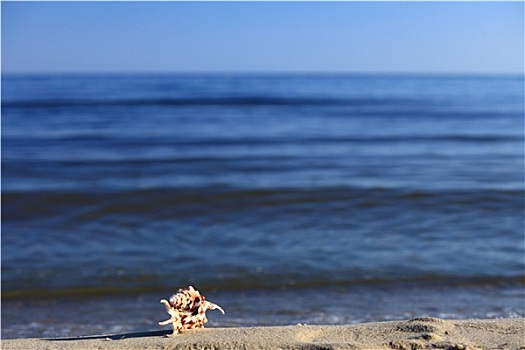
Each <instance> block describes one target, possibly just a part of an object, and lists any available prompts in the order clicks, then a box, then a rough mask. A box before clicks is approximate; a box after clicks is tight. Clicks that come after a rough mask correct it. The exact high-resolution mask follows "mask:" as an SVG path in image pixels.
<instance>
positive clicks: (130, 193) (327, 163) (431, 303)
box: [1, 74, 525, 338]
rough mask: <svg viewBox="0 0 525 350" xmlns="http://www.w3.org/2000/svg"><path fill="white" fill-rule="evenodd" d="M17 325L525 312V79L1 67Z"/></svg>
mask: <svg viewBox="0 0 525 350" xmlns="http://www.w3.org/2000/svg"><path fill="white" fill-rule="evenodd" d="M1 112H2V130H1V131H2V144H1V146H2V337H3V338H19V337H59V336H77V335H88V334H106V333H123V332H134V331H147V330H159V329H169V328H170V327H169V326H164V327H161V326H159V325H158V321H163V320H165V319H167V318H168V315H167V314H166V312H165V309H164V307H163V306H162V305H161V304H160V303H159V300H160V299H162V298H167V297H169V296H170V295H171V294H172V293H173V292H175V291H176V290H177V289H178V288H181V287H186V286H188V285H193V286H194V287H195V288H196V289H198V290H200V291H201V293H202V294H204V295H205V296H206V297H207V299H208V300H211V301H212V302H215V303H217V304H219V305H221V306H222V307H223V308H224V310H225V311H226V315H222V314H220V313H219V312H216V311H209V312H208V318H209V319H210V323H209V325H210V326H211V327H237V326H256V325H287V324H296V323H303V324H348V323H357V322H368V321H384V320H395V319H406V318H411V317H417V316H423V315H426V316H435V317H442V318H449V319H450V318H459V319H464V318H498V317H524V316H525V306H524V302H525V291H524V288H525V263H524V254H525V251H524V209H525V202H524V193H525V192H524V80H523V77H521V76H474V75H470V76H461V75H438V76H432V75H393V74H391V75H379V74H361V75H359V74H346V75H342V74H325V75H321V74H319V75H316V74H311V75H306V74H288V75H286V74H266V75H262V74H259V75H258V74H241V75H227V74H224V75H223V74H185V75H183V74H135V75H132V74H127V75H126V74H121V75H105V74H95V75H87V74H86V75H81V74H79V75H3V76H2V110H1Z"/></svg>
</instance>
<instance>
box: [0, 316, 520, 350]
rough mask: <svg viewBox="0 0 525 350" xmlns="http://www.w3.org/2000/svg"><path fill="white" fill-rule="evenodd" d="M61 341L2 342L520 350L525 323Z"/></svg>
mask: <svg viewBox="0 0 525 350" xmlns="http://www.w3.org/2000/svg"><path fill="white" fill-rule="evenodd" d="M169 333H171V332H170V331H169V330H160V331H151V332H143V333H128V334H115V335H99V336H87V337H76V338H57V339H8V340H2V344H1V345H2V349H4V350H10V349H16V350H19V349H49V350H53V349H83V350H84V349H85V350H89V349H116V350H119V349H127V350H135V349H141V350H143V349H447V350H452V349H455V350H459V349H463V350H473V349H520V350H525V319H524V318H509V319H490V320H442V319H438V318H430V317H422V318H416V319H413V320H407V321H391V322H374V323H363V324H356V325H342V326H309V325H295V326H283V327H250V328H206V329H197V330H190V331H186V332H184V333H182V334H179V335H177V336H174V337H167V335H168V334H169Z"/></svg>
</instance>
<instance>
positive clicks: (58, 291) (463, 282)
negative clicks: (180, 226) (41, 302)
mask: <svg viewBox="0 0 525 350" xmlns="http://www.w3.org/2000/svg"><path fill="white" fill-rule="evenodd" d="M155 277H158V276H154V277H153V276H152V279H154V278H155ZM283 281H284V283H283ZM128 282H129V281H128ZM197 285H198V286H199V288H202V289H205V290H213V291H232V290H236V291H243V290H256V289H258V290H260V289H263V290H264V289H275V288H279V289H283V288H284V289H298V290H300V289H311V288H323V287H343V286H346V287H377V288H390V287H396V286H397V287H400V286H417V287H418V288H435V287H443V286H445V287H447V288H498V287H499V288H501V287H509V286H515V287H525V275H519V276H455V275H450V276H447V275H421V276H412V277H405V278H399V277H397V278H384V277H377V278H359V279H348V280H330V279H315V278H314V279H309V280H299V281H293V283H290V277H289V276H273V277H272V278H265V279H264V280H257V279H254V278H250V276H240V277H238V278H235V279H217V280H208V281H198V284H197ZM172 289H173V282H172V281H170V283H166V284H163V283H156V284H155V283H143V282H142V283H141V282H140V281H139V283H135V284H134V285H130V284H129V283H121V284H116V283H112V284H111V285H98V286H82V287H80V286H79V287H64V288H55V289H52V288H33V289H31V288H27V289H14V290H5V289H3V290H2V299H3V300H7V299H17V298H56V297H81V296H86V297H87V296H91V297H95V296H116V295H138V294H146V293H156V292H159V293H161V292H166V290H172Z"/></svg>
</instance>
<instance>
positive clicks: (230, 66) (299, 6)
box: [1, 1, 524, 74]
mask: <svg viewBox="0 0 525 350" xmlns="http://www.w3.org/2000/svg"><path fill="white" fill-rule="evenodd" d="M1 10H2V70H3V72H6V73H13V72H31V73H34V72H304V71H307V72H431V73H456V72H463V73H521V74H523V65H524V54H523V50H524V27H523V22H524V4H523V3H522V2H315V3H313V2H256V3H253V2H5V1H2V2H1Z"/></svg>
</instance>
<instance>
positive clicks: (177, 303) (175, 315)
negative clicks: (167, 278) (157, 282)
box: [159, 286, 224, 335]
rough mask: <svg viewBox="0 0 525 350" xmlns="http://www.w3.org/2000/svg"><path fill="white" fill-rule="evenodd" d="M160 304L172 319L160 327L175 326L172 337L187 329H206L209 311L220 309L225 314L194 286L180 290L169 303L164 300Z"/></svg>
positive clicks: (160, 323) (161, 323) (221, 310)
mask: <svg viewBox="0 0 525 350" xmlns="http://www.w3.org/2000/svg"><path fill="white" fill-rule="evenodd" d="M160 302H161V303H162V304H164V305H165V306H166V311H167V312H168V313H169V314H170V315H171V317H170V318H169V319H168V320H166V321H162V322H159V325H161V326H165V325H167V324H170V323H171V324H172V325H173V334H172V335H176V334H178V333H181V332H182V331H183V330H185V329H192V328H204V324H205V323H206V322H208V319H207V318H206V310H208V309H210V310H215V309H218V310H219V311H220V312H222V313H223V314H224V310H223V309H222V308H221V307H220V306H219V305H216V304H214V303H210V302H209V301H207V300H206V299H205V298H204V296H203V295H201V294H200V293H199V291H197V290H195V289H194V288H193V287H192V286H189V287H188V288H183V289H179V290H178V292H177V293H175V294H173V295H172V296H171V297H170V300H169V301H167V300H165V299H162V300H161V301H160Z"/></svg>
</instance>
